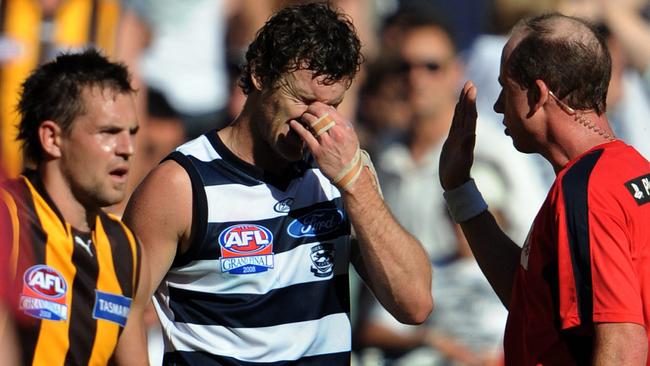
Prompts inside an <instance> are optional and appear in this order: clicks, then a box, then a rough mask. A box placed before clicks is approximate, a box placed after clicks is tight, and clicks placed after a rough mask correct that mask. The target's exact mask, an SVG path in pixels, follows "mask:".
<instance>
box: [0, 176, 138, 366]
mask: <svg viewBox="0 0 650 366" xmlns="http://www.w3.org/2000/svg"><path fill="white" fill-rule="evenodd" d="M0 194H1V200H0V204H3V205H4V206H5V207H4V209H5V210H6V212H9V216H10V217H11V225H9V226H10V229H9V231H10V232H8V233H2V234H1V235H2V236H3V237H5V238H11V239H10V240H9V242H10V243H11V251H10V253H11V254H10V259H9V267H10V272H11V273H12V275H13V276H14V278H13V283H14V291H13V294H14V295H15V297H16V303H17V314H18V315H19V318H20V319H19V321H18V333H19V338H20V341H21V346H22V350H23V362H24V363H25V364H29V365H48V366H56V365H106V364H107V363H108V362H109V360H110V359H111V357H112V354H113V352H114V350H115V347H116V345H117V340H118V337H119V336H120V333H121V332H122V329H123V327H124V326H125V324H126V320H127V317H128V314H129V311H130V307H131V299H133V297H134V295H135V290H136V289H137V282H138V273H139V265H140V249H139V245H138V243H137V242H136V240H135V238H134V236H133V234H132V233H131V231H130V230H129V229H128V228H127V227H126V226H125V225H124V224H123V223H122V222H120V220H119V219H117V218H116V217H114V216H112V215H109V214H105V213H101V214H100V215H98V216H97V218H96V221H95V227H94V230H93V231H92V232H91V233H82V232H78V231H77V230H75V229H74V228H72V227H71V226H70V224H69V223H67V222H65V220H63V218H62V216H61V214H60V213H59V211H58V210H57V208H56V206H55V205H54V203H53V202H52V201H51V199H50V198H49V196H48V195H47V193H46V192H45V190H44V189H43V187H42V183H41V181H40V179H39V178H38V176H37V175H36V174H35V173H30V174H26V175H24V176H21V177H19V178H18V179H15V180H11V181H9V182H7V183H6V184H5V185H4V187H3V189H2V190H0Z"/></svg>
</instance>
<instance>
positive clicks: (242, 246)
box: [219, 224, 273, 255]
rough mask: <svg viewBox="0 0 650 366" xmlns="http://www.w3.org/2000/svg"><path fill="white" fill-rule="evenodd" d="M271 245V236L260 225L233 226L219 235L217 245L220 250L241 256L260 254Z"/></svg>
mask: <svg viewBox="0 0 650 366" xmlns="http://www.w3.org/2000/svg"><path fill="white" fill-rule="evenodd" d="M272 244H273V234H272V233H271V231H270V230H269V229H267V228H265V227H264V226H260V225H254V224H240V225H233V226H231V227H229V228H227V229H226V230H224V231H222V232H221V234H220V235H219V245H221V247H222V248H224V249H227V250H228V251H230V252H234V253H238V254H243V255H250V254H255V253H258V252H261V251H263V250H264V249H265V248H266V247H268V246H269V245H272Z"/></svg>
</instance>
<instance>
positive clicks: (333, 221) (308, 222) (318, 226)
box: [287, 208, 343, 238]
mask: <svg viewBox="0 0 650 366" xmlns="http://www.w3.org/2000/svg"><path fill="white" fill-rule="evenodd" d="M341 223H343V213H342V212H341V211H339V210H336V209H331V208H330V209H319V210H314V211H312V212H310V213H308V214H306V215H303V216H301V217H299V218H297V219H295V220H293V221H292V222H291V223H290V224H289V226H287V232H288V233H289V235H291V236H293V237H294V238H301V237H313V236H316V235H325V234H330V233H332V232H334V231H336V230H337V229H339V228H341Z"/></svg>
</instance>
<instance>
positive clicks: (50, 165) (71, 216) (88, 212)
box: [38, 160, 100, 232]
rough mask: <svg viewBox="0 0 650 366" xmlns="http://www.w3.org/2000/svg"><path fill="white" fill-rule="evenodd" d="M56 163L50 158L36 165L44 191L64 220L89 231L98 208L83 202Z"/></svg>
mask: <svg viewBox="0 0 650 366" xmlns="http://www.w3.org/2000/svg"><path fill="white" fill-rule="evenodd" d="M57 164H58V163H57V160H51V161H49V162H44V163H42V164H41V165H40V166H39V167H38V172H39V174H40V176H41V179H42V181H43V186H44V188H45V191H46V192H47V194H48V196H50V198H51V199H52V201H53V202H54V204H55V205H56V207H57V209H58V210H59V212H60V213H61V215H63V219H64V220H65V221H66V222H68V223H69V224H70V225H72V227H73V228H75V229H77V230H79V231H83V232H90V231H91V230H92V229H93V228H94V226H95V217H96V216H97V214H99V211H100V208H90V207H89V206H88V205H85V204H83V202H82V201H81V199H80V198H79V197H78V196H77V195H75V194H74V192H73V191H72V187H70V183H69V182H68V181H67V179H66V178H65V177H64V176H63V174H61V169H60V168H59V167H57V166H56V165H57Z"/></svg>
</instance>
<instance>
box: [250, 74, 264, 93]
mask: <svg viewBox="0 0 650 366" xmlns="http://www.w3.org/2000/svg"><path fill="white" fill-rule="evenodd" d="M251 81H252V82H253V86H254V87H255V89H257V91H262V78H261V77H259V76H258V75H257V74H256V73H255V70H252V71H251Z"/></svg>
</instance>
